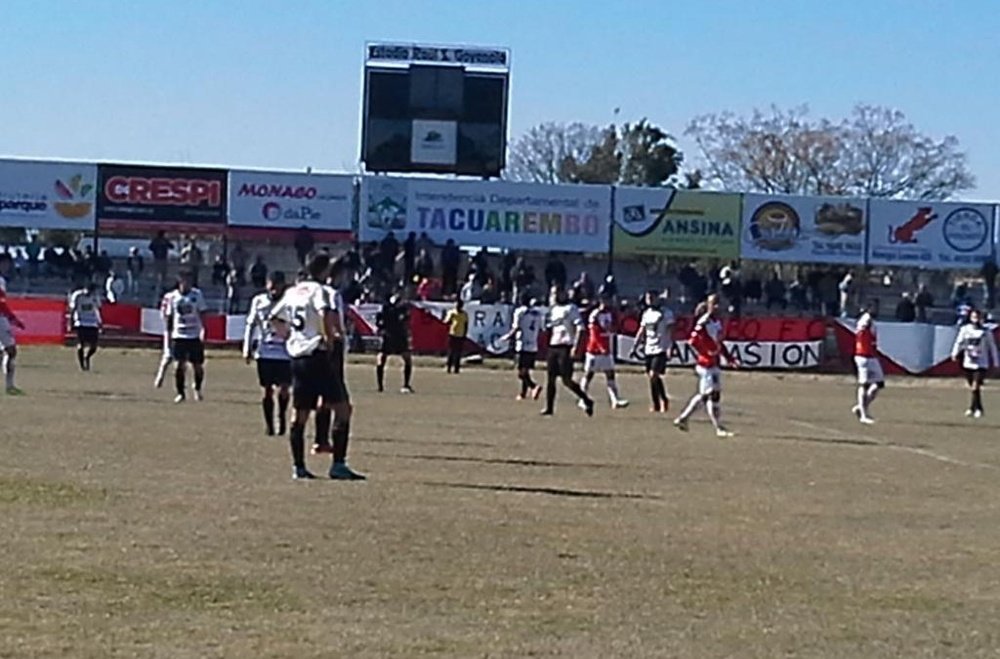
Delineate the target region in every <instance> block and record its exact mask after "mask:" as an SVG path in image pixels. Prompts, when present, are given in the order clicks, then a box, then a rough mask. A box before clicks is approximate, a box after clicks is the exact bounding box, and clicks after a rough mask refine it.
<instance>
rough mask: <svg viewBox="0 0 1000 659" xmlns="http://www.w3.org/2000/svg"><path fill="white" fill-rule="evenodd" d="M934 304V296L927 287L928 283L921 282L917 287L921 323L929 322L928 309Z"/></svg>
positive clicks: (918, 316)
mask: <svg viewBox="0 0 1000 659" xmlns="http://www.w3.org/2000/svg"><path fill="white" fill-rule="evenodd" d="M933 306H934V296H933V295H931V292H930V291H929V290H928V289H927V284H920V287H919V288H917V299H916V307H917V320H919V321H920V322H921V323H926V322H927V309H928V308H930V307H933Z"/></svg>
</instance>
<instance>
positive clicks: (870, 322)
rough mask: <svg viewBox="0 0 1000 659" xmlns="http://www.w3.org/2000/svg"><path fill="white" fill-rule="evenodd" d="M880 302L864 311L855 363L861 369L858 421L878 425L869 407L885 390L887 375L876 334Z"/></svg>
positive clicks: (859, 373)
mask: <svg viewBox="0 0 1000 659" xmlns="http://www.w3.org/2000/svg"><path fill="white" fill-rule="evenodd" d="M877 314H878V301H877V300H872V301H870V302H869V303H868V304H867V305H866V306H865V307H864V308H863V309H862V310H861V316H860V317H859V318H858V324H857V327H856V329H855V332H854V364H855V366H857V367H858V402H857V404H856V405H855V406H854V407H852V408H851V411H852V412H854V415H855V416H856V417H858V421H860V422H861V423H865V424H869V425H870V424H873V423H875V419H873V418H872V417H871V415H870V414H869V413H868V408H869V407H870V406H871V404H872V403H873V402H874V401H875V397H876V396H878V392H879V391H880V390H881V389H882V388H883V387H885V375H884V374H883V373H882V364H881V363H880V362H879V360H878V333H877V332H876V331H875V316H876V315H877Z"/></svg>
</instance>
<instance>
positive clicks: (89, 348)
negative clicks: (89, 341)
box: [87, 345, 97, 359]
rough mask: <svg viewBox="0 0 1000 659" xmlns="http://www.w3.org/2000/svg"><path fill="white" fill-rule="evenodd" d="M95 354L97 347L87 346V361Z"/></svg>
mask: <svg viewBox="0 0 1000 659" xmlns="http://www.w3.org/2000/svg"><path fill="white" fill-rule="evenodd" d="M95 352H97V346H96V345H91V346H87V359H90V358H91V357H93V356H94V353H95Z"/></svg>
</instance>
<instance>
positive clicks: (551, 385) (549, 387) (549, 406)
mask: <svg viewBox="0 0 1000 659" xmlns="http://www.w3.org/2000/svg"><path fill="white" fill-rule="evenodd" d="M545 409H546V410H548V411H549V412H551V411H553V410H554V409H556V376H555V374H554V373H550V374H549V377H548V380H547V381H546V383H545Z"/></svg>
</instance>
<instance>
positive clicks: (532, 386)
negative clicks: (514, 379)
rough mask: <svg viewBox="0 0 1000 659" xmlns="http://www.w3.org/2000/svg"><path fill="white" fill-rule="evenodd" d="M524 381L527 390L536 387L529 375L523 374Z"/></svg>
mask: <svg viewBox="0 0 1000 659" xmlns="http://www.w3.org/2000/svg"><path fill="white" fill-rule="evenodd" d="M524 381H525V382H527V383H528V389H534V388H535V387H537V386H538V385H537V384H535V381H534V380H532V379H531V373H525V374H524Z"/></svg>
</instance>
